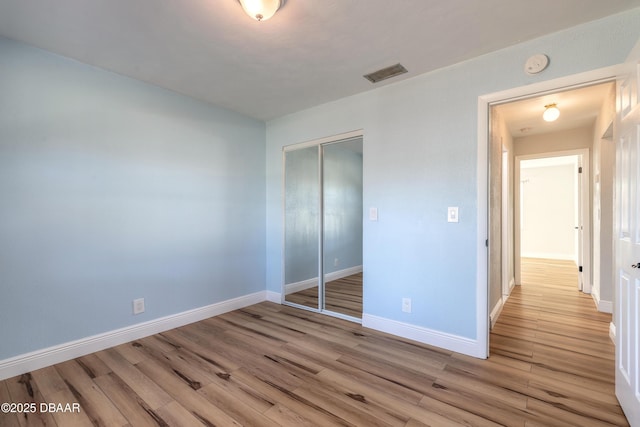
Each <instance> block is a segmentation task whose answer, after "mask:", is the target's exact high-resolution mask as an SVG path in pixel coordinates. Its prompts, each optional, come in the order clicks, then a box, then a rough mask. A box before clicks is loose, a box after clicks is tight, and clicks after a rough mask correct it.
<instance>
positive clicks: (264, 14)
mask: <svg viewBox="0 0 640 427" xmlns="http://www.w3.org/2000/svg"><path fill="white" fill-rule="evenodd" d="M238 2H239V3H240V4H241V5H242V8H243V9H244V11H245V13H246V14H247V15H249V16H250V17H252V18H253V19H255V20H256V21H266V20H267V19H269V18H271V17H272V16H273V15H275V14H276V12H277V11H278V9H280V8H281V7H282V5H283V4H284V2H285V0H238Z"/></svg>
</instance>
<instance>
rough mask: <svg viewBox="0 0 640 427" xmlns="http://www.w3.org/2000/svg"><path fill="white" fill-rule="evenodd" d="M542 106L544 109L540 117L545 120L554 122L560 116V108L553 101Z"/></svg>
mask: <svg viewBox="0 0 640 427" xmlns="http://www.w3.org/2000/svg"><path fill="white" fill-rule="evenodd" d="M544 108H546V110H544V113H543V114H542V118H543V119H544V120H545V122H554V121H556V120H557V119H558V117H560V110H558V106H557V105H556V104H555V103H553V104H548V105H545V106H544Z"/></svg>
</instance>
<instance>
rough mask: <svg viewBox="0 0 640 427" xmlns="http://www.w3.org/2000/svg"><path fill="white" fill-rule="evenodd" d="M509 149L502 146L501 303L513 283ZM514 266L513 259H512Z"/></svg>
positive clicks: (509, 292)
mask: <svg viewBox="0 0 640 427" xmlns="http://www.w3.org/2000/svg"><path fill="white" fill-rule="evenodd" d="M509 155H510V153H509V151H508V150H507V148H506V147H505V146H504V145H503V146H502V207H501V210H502V224H501V225H502V244H501V246H500V247H501V248H502V255H501V258H502V260H501V261H502V304H503V305H504V303H505V302H506V301H507V299H508V298H509V295H510V294H511V288H512V287H513V286H514V285H515V282H514V280H515V279H514V277H512V276H511V274H510V271H509V267H510V265H511V260H512V259H513V257H514V255H515V254H514V248H513V247H512V244H511V242H513V236H512V234H513V230H512V222H511V221H509V220H510V219H511V218H509V207H510V205H511V204H512V203H513V200H511V198H510V197H509V195H510V193H509V183H510V180H509V175H510V170H509ZM514 266H515V260H514Z"/></svg>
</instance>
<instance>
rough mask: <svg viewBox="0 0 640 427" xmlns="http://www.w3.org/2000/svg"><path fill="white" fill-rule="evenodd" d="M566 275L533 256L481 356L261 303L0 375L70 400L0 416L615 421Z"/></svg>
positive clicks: (587, 320)
mask: <svg viewBox="0 0 640 427" xmlns="http://www.w3.org/2000/svg"><path fill="white" fill-rule="evenodd" d="M556 272H557V273H559V274H558V275H557V276H556V275H555V273H556ZM564 272H565V269H564V268H563V266H558V265H556V264H555V263H545V262H536V263H530V270H527V273H526V274H525V277H527V278H528V279H527V280H528V282H527V283H526V284H524V285H523V286H522V288H517V289H516V290H515V291H514V293H513V296H512V297H511V298H510V299H509V301H508V303H507V306H506V307H505V309H504V311H503V314H502V316H501V317H500V319H499V321H498V323H497V325H496V327H495V328H494V332H493V333H492V335H491V353H492V356H491V357H490V358H489V359H488V360H478V359H474V358H471V357H467V356H463V355H459V354H455V353H452V352H449V351H446V350H440V349H436V348H432V347H429V346H426V345H421V344H417V343H415V342H412V341H409V340H404V339H399V338H396V337H392V336H390V335H387V334H384V333H379V332H375V331H372V330H369V329H365V328H362V327H361V326H360V325H358V324H356V323H352V322H348V321H343V320H340V319H336V318H333V317H329V316H324V315H321V314H315V313H311V312H307V311H303V310H297V309H295V308H291V307H286V306H280V305H277V304H273V303H268V302H265V303H261V304H257V305H254V306H251V307H248V308H246V309H243V310H238V311H234V312H231V313H227V314H225V315H222V316H218V317H215V318H211V319H207V320H205V321H202V322H198V323H195V324H192V325H188V326H185V327H182V328H178V329H175V330H172V331H168V332H165V333H162V334H158V335H155V336H152V337H149V338H145V339H142V340H138V341H135V342H132V343H128V344H124V345H121V346H118V347H115V348H111V349H108V350H105V351H100V352H98V353H94V354H91V355H89V356H85V357H81V358H79V359H76V360H72V361H69V362H66V363H61V364H58V365H55V366H52V367H48V368H45V369H40V370H37V371H34V372H32V373H30V374H26V375H22V376H18V377H15V378H11V379H9V380H6V381H3V382H0V402H31V401H34V402H41V401H46V402H53V403H73V402H78V403H80V405H81V413H80V414H60V413H55V414H48V413H45V414H42V413H36V414H29V415H28V416H26V417H25V416H22V415H21V416H16V415H13V414H11V415H8V414H4V415H2V414H0V417H2V418H0V425H1V426H2V427H5V426H7V427H8V426H20V425H33V426H37V425H47V426H56V425H57V426H85V425H87V426H88V425H103V426H124V425H130V426H134V427H138V426H202V425H205V426H227V425H246V426H278V425H281V426H367V427H368V426H407V427H419V426H454V425H466V426H496V425H506V426H624V425H626V421H625V419H624V417H623V415H622V414H621V410H620V408H619V406H618V404H617V402H616V399H615V397H614V394H613V347H612V345H611V343H610V342H609V341H608V340H609V338H608V335H607V330H608V322H609V317H608V316H606V315H603V314H600V313H597V312H596V311H595V309H593V303H592V302H591V301H590V298H589V297H587V296H583V295H580V294H579V293H578V292H577V291H576V290H575V289H571V286H570V285H567V284H566V283H564V282H565V279H561V280H559V279H558V278H557V277H561V276H564V274H565V273H564ZM529 281H530V282H529Z"/></svg>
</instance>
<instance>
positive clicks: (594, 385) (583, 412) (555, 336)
mask: <svg viewBox="0 0 640 427" xmlns="http://www.w3.org/2000/svg"><path fill="white" fill-rule="evenodd" d="M522 282H523V283H522V285H521V286H516V287H515V288H514V290H513V292H512V294H511V296H510V297H509V299H508V301H507V303H506V304H505V307H504V309H503V311H502V314H501V315H500V317H499V319H498V322H497V323H496V325H495V327H494V328H493V330H492V331H491V341H490V342H491V349H490V354H491V356H490V358H489V360H490V361H493V362H497V363H500V364H503V365H505V366H510V367H515V368H518V369H522V370H524V371H527V372H530V375H528V382H527V393H526V394H527V396H528V398H527V404H526V409H527V411H531V412H533V413H536V414H545V415H548V416H549V420H550V421H552V420H553V425H567V424H569V425H582V426H587V425H616V426H624V425H628V424H627V422H626V419H625V418H624V416H623V415H622V410H621V409H620V406H619V405H618V402H617V400H616V398H615V394H614V346H613V343H612V342H611V339H610V338H609V324H610V322H611V315H610V314H606V313H600V312H598V311H597V310H596V308H595V304H594V302H593V300H592V298H591V296H590V295H586V294H582V293H580V292H579V291H578V290H577V268H576V266H575V264H574V263H573V262H570V261H558V260H543V259H533V258H528V259H526V258H523V259H522Z"/></svg>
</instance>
